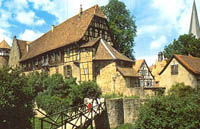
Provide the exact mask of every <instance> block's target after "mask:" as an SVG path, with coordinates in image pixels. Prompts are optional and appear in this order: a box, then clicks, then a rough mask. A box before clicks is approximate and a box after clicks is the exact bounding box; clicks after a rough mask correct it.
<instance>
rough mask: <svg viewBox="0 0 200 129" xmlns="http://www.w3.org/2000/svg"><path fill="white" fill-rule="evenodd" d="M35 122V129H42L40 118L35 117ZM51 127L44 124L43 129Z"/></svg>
mask: <svg viewBox="0 0 200 129" xmlns="http://www.w3.org/2000/svg"><path fill="white" fill-rule="evenodd" d="M33 121H34V122H33ZM33 121H32V122H33V129H40V128H41V120H40V119H39V118H37V117H35V118H34V119H33ZM59 121H61V119H59ZM50 126H51V125H50V124H49V123H47V122H43V128H44V129H49V127H50Z"/></svg>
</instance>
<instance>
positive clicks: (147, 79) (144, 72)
mask: <svg viewBox="0 0 200 129" xmlns="http://www.w3.org/2000/svg"><path fill="white" fill-rule="evenodd" d="M133 68H134V69H135V70H136V72H137V73H138V74H139V82H140V84H139V85H140V87H152V86H154V76H153V75H152V73H151V71H150V69H149V67H148V65H147V63H146V61H145V60H144V59H141V60H136V62H135V65H134V66H133Z"/></svg>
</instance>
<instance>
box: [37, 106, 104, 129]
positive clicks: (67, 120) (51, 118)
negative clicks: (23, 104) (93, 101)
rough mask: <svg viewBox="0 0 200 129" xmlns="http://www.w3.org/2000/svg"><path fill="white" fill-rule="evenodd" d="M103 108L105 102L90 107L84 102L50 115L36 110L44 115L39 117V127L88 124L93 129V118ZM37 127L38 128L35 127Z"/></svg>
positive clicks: (66, 128)
mask: <svg viewBox="0 0 200 129" xmlns="http://www.w3.org/2000/svg"><path fill="white" fill-rule="evenodd" d="M104 110H105V104H104V103H100V104H97V105H96V106H93V107H92V108H90V109H88V106H87V105H86V104H83V105H80V106H76V107H70V108H68V109H66V110H64V111H61V112H58V113H54V114H51V115H45V114H44V113H43V112H41V111H39V110H37V111H38V112H40V113H41V114H43V115H44V116H45V117H43V118H39V119H40V129H87V128H88V127H89V126H90V128H91V129H93V120H94V119H95V118H96V117H98V116H99V115H100V114H101V113H102V112H103V111H104ZM34 123H36V122H34ZM34 127H35V126H34ZM37 129H39V128H38V127H37Z"/></svg>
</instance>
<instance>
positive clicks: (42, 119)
mask: <svg viewBox="0 0 200 129" xmlns="http://www.w3.org/2000/svg"><path fill="white" fill-rule="evenodd" d="M40 126H41V129H43V118H42V119H41V125H40Z"/></svg>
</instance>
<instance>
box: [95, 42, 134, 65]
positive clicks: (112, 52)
mask: <svg viewBox="0 0 200 129" xmlns="http://www.w3.org/2000/svg"><path fill="white" fill-rule="evenodd" d="M94 60H123V61H128V62H133V60H131V59H129V58H128V57H126V56H124V55H123V54H121V53H119V52H118V51H117V50H116V49H114V48H113V47H112V46H111V45H109V44H108V43H107V42H106V41H104V40H103V39H101V40H100V43H99V46H98V48H97V52H96V55H95V58H94Z"/></svg>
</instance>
